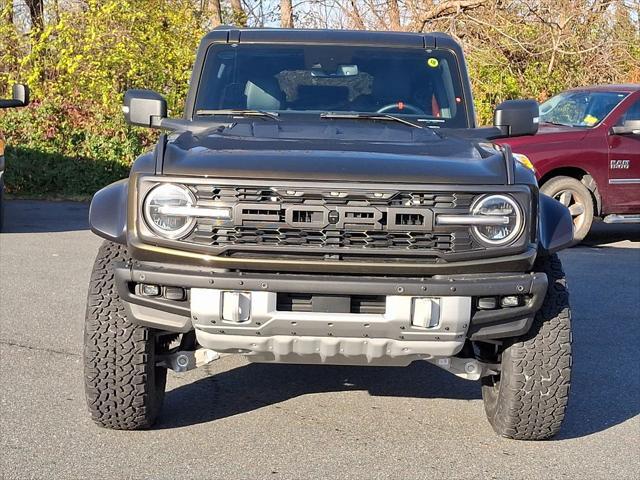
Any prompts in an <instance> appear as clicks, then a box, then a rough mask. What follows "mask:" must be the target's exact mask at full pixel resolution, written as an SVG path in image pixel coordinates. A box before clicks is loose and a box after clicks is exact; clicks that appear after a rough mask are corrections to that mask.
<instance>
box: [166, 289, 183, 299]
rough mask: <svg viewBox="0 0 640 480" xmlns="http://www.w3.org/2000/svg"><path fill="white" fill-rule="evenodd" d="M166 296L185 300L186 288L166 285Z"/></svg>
mask: <svg viewBox="0 0 640 480" xmlns="http://www.w3.org/2000/svg"><path fill="white" fill-rule="evenodd" d="M164 298H166V299H167V300H177V301H180V300H184V299H185V298H186V294H185V291H184V288H180V287H166V288H165V289H164Z"/></svg>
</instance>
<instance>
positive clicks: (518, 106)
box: [493, 100, 540, 137]
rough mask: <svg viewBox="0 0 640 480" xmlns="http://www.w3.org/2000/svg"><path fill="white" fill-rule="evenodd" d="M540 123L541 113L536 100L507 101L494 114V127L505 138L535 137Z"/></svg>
mask: <svg viewBox="0 0 640 480" xmlns="http://www.w3.org/2000/svg"><path fill="white" fill-rule="evenodd" d="M539 121H540V112H539V108H538V102H536V101H535V100H507V101H505V102H502V103H501V104H500V105H498V106H497V107H496V109H495V111H494V113H493V125H494V126H495V127H497V128H498V129H499V130H500V132H501V133H502V135H503V136H505V137H519V136H521V135H535V134H536V133H537V132H538V123H539Z"/></svg>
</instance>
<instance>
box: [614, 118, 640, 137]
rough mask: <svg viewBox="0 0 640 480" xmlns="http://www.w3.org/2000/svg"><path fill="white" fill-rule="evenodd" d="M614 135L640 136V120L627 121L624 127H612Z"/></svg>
mask: <svg viewBox="0 0 640 480" xmlns="http://www.w3.org/2000/svg"><path fill="white" fill-rule="evenodd" d="M611 133H612V134H613V135H640V120H627V121H626V122H624V123H623V124H622V125H618V126H617V127H611Z"/></svg>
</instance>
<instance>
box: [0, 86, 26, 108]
mask: <svg viewBox="0 0 640 480" xmlns="http://www.w3.org/2000/svg"><path fill="white" fill-rule="evenodd" d="M11 97H12V98H11V99H10V100H5V99H2V100H0V108H13V107H26V106H27V105H29V87H27V86H26V85H23V84H22V83H16V84H15V85H14V86H13V89H12V95H11Z"/></svg>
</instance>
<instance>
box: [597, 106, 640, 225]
mask: <svg viewBox="0 0 640 480" xmlns="http://www.w3.org/2000/svg"><path fill="white" fill-rule="evenodd" d="M626 120H640V99H637V100H636V101H635V102H634V103H632V104H631V106H630V107H629V108H628V109H627V110H626V112H624V113H623V114H622V115H621V116H620V118H619V120H618V121H617V122H616V125H622V124H623V123H624V122H625V121H626ZM608 191H609V192H608V193H609V195H608V196H609V199H610V202H608V203H609V208H608V210H609V211H608V212H605V213H640V135H609V185H608Z"/></svg>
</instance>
